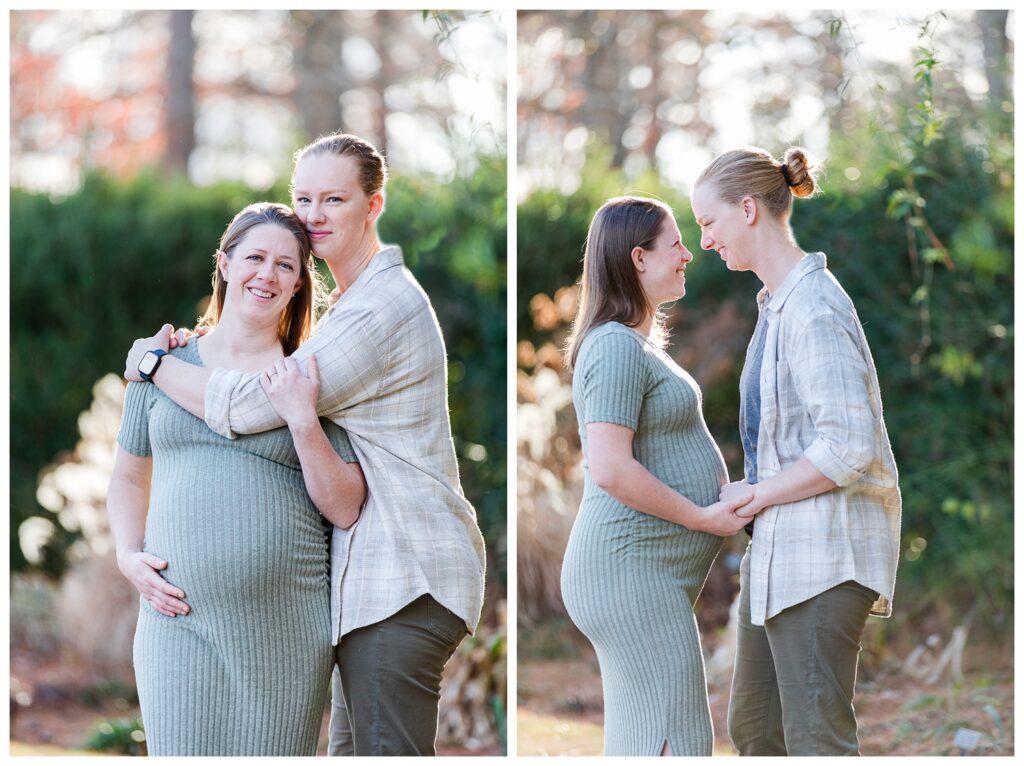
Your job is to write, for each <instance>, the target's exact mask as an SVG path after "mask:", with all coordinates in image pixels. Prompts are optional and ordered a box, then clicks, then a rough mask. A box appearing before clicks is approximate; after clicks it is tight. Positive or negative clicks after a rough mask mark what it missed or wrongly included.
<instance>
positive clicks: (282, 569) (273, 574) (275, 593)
mask: <svg viewBox="0 0 1024 766" xmlns="http://www.w3.org/2000/svg"><path fill="white" fill-rule="evenodd" d="M249 499H250V500H251V501H252V502H250V503H249V504H248V505H246V504H244V503H239V504H237V505H235V506H233V507H230V508H226V507H214V506H211V505H210V504H208V503H203V502H197V500H196V498H195V497H194V496H193V497H192V502H191V503H182V502H177V503H174V502H171V503H158V504H154V506H153V507H151V508H150V512H149V517H148V519H147V524H146V550H147V551H149V552H151V553H153V554H154V555H157V556H159V557H160V558H163V559H165V560H166V561H167V562H168V566H167V568H166V569H165V570H164V571H163V572H162V574H163V576H164V577H165V578H166V579H167V580H168V582H171V583H173V584H175V585H177V586H178V587H180V588H181V589H182V590H184V591H185V594H186V599H187V600H188V602H189V604H190V605H191V607H192V609H193V610H201V609H202V608H203V607H204V606H206V605H210V604H223V603H224V602H228V601H238V600H241V601H242V602H244V603H250V604H252V603H260V604H263V605H265V606H266V605H272V604H273V603H275V602H287V601H288V600H291V599H295V598H296V597H299V596H301V595H302V593H303V592H309V593H319V592H326V589H327V588H328V582H329V580H328V574H329V561H328V548H327V538H326V536H325V534H324V531H323V526H322V523H321V521H320V517H319V514H317V512H316V510H315V508H313V507H312V505H311V504H310V502H309V500H308V498H307V497H305V496H304V493H303V497H301V498H298V497H296V498H292V502H281V498H280V496H279V497H278V498H276V502H273V503H270V502H266V501H263V500H260V499H259V498H255V499H254V498H251V497H250V498H249Z"/></svg>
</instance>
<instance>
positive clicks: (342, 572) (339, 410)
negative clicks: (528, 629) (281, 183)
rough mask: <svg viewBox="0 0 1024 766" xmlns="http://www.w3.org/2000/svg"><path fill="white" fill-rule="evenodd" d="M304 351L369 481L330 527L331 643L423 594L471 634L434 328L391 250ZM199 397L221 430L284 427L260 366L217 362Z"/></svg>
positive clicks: (472, 567) (477, 553) (471, 577)
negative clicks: (350, 513)
mask: <svg viewBox="0 0 1024 766" xmlns="http://www.w3.org/2000/svg"><path fill="white" fill-rule="evenodd" d="M312 354H316V358H317V362H318V363H319V365H320V382H321V383H320V402H319V406H318V411H319V413H320V415H322V416H325V417H328V418H330V419H331V420H333V421H334V422H335V423H337V424H338V425H340V426H342V427H343V428H345V429H346V430H347V431H348V435H349V439H350V440H351V442H352V446H353V448H354V449H355V451H356V454H357V455H358V457H359V463H360V465H361V466H362V469H363V473H364V474H365V476H366V483H367V485H368V489H369V492H368V495H367V500H366V505H365V507H364V508H363V511H362V514H361V515H360V518H359V521H357V522H356V524H354V525H353V526H352V527H351V528H350V529H347V530H346V529H338V528H335V529H334V532H333V537H332V541H331V631H332V635H333V640H334V642H335V643H337V642H339V641H340V640H341V637H342V636H344V635H345V634H346V633H348V632H350V631H352V630H355V629H356V628H360V627H363V626H365V625H371V624H373V623H375V622H379V621H381V620H383V619H385V618H387V617H389V616H391V615H392V614H394V613H395V612H397V611H398V610H399V609H401V608H402V607H404V606H405V605H407V604H409V603H410V602H412V601H413V600H415V599H416V598H418V597H420V596H422V595H423V594H426V593H429V594H430V595H431V596H433V597H434V599H436V600H437V601H438V602H439V603H440V604H442V605H443V606H445V607H447V608H448V609H450V610H451V611H452V612H453V613H455V614H456V615H457V616H459V617H460V618H462V619H463V620H464V621H465V622H466V625H467V627H468V628H469V630H470V632H472V631H473V630H474V629H475V627H476V624H477V622H478V621H479V619H480V610H481V607H482V604H483V582H484V542H483V537H482V536H481V534H480V529H479V527H478V526H477V523H476V513H475V511H474V510H473V507H472V505H470V503H469V502H468V501H467V500H466V498H465V497H464V496H463V494H462V487H461V485H460V483H459V469H458V463H457V462H456V458H455V449H454V446H453V444H452V437H451V426H450V423H449V419H448V392H447V360H446V357H445V349H444V340H443V339H442V337H441V328H440V327H439V326H438V324H437V318H436V317H435V315H434V311H433V309H432V308H431V306H430V301H429V300H428V299H427V296H426V294H425V293H424V292H423V289H422V288H421V287H420V286H419V284H418V283H417V282H416V280H415V279H414V278H413V276H412V274H411V273H410V272H409V270H408V269H406V268H405V266H404V264H403V261H402V252H401V250H399V248H397V247H394V246H391V247H387V248H385V249H384V250H382V251H381V252H380V253H378V254H377V255H376V256H374V258H373V259H372V260H371V261H370V264H369V265H368V266H367V267H366V269H365V270H364V271H363V273H362V274H360V275H359V277H358V278H357V279H356V281H355V282H354V283H353V284H352V286H351V287H350V288H349V289H348V290H346V291H345V293H343V294H342V296H341V299H340V300H339V301H338V302H337V303H336V304H335V305H334V306H333V307H332V309H331V310H330V312H329V313H328V314H327V315H325V316H324V317H323V319H321V321H320V323H319V324H318V325H317V328H316V332H314V333H313V335H312V337H310V339H309V340H308V341H307V342H306V343H305V344H303V346H302V347H301V348H299V350H298V351H296V352H295V353H294V354H293V357H294V358H295V359H297V360H299V361H301V362H303V363H305V361H306V360H307V359H308V358H309V357H310V355H312ZM205 406H206V423H207V425H209V426H210V428H212V429H213V430H214V431H216V432H217V433H219V434H222V435H223V436H227V437H229V438H234V437H235V435H236V434H239V433H256V432H259V431H266V430H268V429H270V428H276V427H279V426H282V425H284V421H283V420H282V419H281V418H280V417H278V415H277V413H276V412H275V411H274V408H273V407H272V406H271V404H270V402H269V401H268V400H267V397H266V394H264V392H263V389H262V387H261V386H260V383H259V376H258V375H253V374H242V373H239V372H235V371H230V370H222V369H218V370H214V372H213V376H212V377H211V379H210V383H209V385H208V387H207V389H206V401H205Z"/></svg>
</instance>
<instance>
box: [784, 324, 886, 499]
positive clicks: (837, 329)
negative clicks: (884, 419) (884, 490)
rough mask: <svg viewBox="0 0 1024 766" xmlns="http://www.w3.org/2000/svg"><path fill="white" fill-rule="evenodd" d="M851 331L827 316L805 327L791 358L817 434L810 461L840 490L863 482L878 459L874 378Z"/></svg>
mask: <svg viewBox="0 0 1024 766" xmlns="http://www.w3.org/2000/svg"><path fill="white" fill-rule="evenodd" d="M850 321H851V322H852V321H855V319H854V318H853V317H852V316H851V317H850ZM851 330H852V331H853V332H856V330H855V329H854V328H847V327H844V326H843V323H842V319H841V318H840V317H837V316H836V315H835V314H834V313H830V312H823V313H821V314H819V315H817V316H815V317H814V318H813V319H811V320H810V322H808V324H807V325H806V326H805V327H804V329H803V331H802V332H801V333H800V334H799V337H798V338H797V340H796V342H795V343H794V344H793V348H792V353H791V354H790V371H791V375H792V377H793V382H794V385H795V388H796V393H797V396H799V397H800V400H801V402H802V403H803V405H804V407H805V408H806V411H807V413H808V415H809V416H810V419H811V421H812V423H813V424H814V428H815V431H816V432H817V437H816V438H815V440H814V441H813V442H812V443H811V444H810V445H809V446H808V447H807V449H806V450H805V451H804V457H805V458H807V460H809V461H810V462H811V463H812V464H813V465H814V467H815V468H817V469H818V470H819V471H821V472H822V473H823V474H824V475H825V476H827V477H828V478H829V479H831V480H832V481H834V482H835V483H836V484H837V485H839V486H840V487H845V486H849V485H850V484H853V483H854V482H855V481H857V480H859V479H860V478H862V477H863V476H864V473H865V471H867V469H868V467H869V466H870V465H871V463H872V461H873V460H874V458H875V438H874V435H875V430H876V429H875V413H874V412H873V411H872V408H871V397H870V394H871V392H870V380H871V377H870V373H869V370H868V365H867V361H866V360H865V358H864V353H863V350H862V349H861V346H860V343H859V342H858V339H857V337H856V336H855V335H853V334H851Z"/></svg>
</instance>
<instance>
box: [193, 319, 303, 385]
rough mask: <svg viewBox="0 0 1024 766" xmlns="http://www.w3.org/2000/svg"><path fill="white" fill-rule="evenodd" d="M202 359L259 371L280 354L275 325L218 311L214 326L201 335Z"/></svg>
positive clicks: (279, 356) (219, 365)
mask: <svg viewBox="0 0 1024 766" xmlns="http://www.w3.org/2000/svg"><path fill="white" fill-rule="evenodd" d="M203 354H204V358H203V362H204V363H205V364H206V365H207V366H214V367H225V368H228V369H232V370H240V371H241V372H260V371H262V370H264V369H265V368H266V367H267V366H269V365H270V364H271V363H273V362H274V361H276V360H278V359H280V358H281V357H283V356H284V351H283V349H282V348H281V340H280V338H279V337H278V334H277V326H276V325H268V326H254V325H252V324H249V323H247V322H243V321H241V320H240V319H238V318H237V317H234V316H233V315H232V314H231V313H229V312H224V313H223V314H221V317H220V321H218V322H217V326H216V327H214V328H213V329H212V330H210V332H208V333H207V334H206V335H204V336H203Z"/></svg>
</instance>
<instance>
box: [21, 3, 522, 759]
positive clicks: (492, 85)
mask: <svg viewBox="0 0 1024 766" xmlns="http://www.w3.org/2000/svg"><path fill="white" fill-rule="evenodd" d="M10 21H11V30H10V31H11V34H10V49H11V58H10V61H11V80H10V82H11V104H10V115H11V123H10V126H11V148H10V174H11V193H10V232H11V251H12V253H17V265H16V266H15V267H14V268H12V269H11V286H10V292H11V317H12V324H11V442H12V450H11V470H10V476H11V507H10V519H9V524H10V553H11V557H10V561H11V570H12V578H11V689H12V696H11V747H12V751H13V752H16V753H24V754H51V753H63V754H67V753H69V752H77V751H79V750H82V749H85V750H89V751H97V752H108V753H109V752H118V753H123V754H136V755H138V754H144V753H145V748H146V739H145V731H144V727H143V722H142V721H140V720H139V710H138V700H137V695H136V693H135V688H134V677H133V674H132V668H131V644H132V636H133V633H134V625H135V615H136V609H137V604H138V594H137V593H135V591H134V590H133V589H132V587H131V586H130V585H129V584H128V583H127V581H126V580H125V579H124V578H123V577H122V576H121V575H120V573H119V572H118V570H117V567H116V563H115V561H114V556H113V552H112V547H113V546H112V540H111V536H110V531H109V527H108V525H107V519H106V509H105V505H106V488H107V482H108V481H109V476H110V471H111V468H112V464H113V456H114V450H115V442H114V439H115V435H116V433H117V427H118V423H119V420H120V416H121V407H122V399H123V395H124V382H123V380H122V379H121V371H122V369H123V360H124V354H125V352H126V351H127V349H128V347H129V346H130V344H131V342H132V340H133V339H134V338H136V337H141V336H144V335H150V334H152V333H153V332H154V331H155V330H156V329H157V328H158V327H159V326H160V325H161V324H162V323H163V322H171V323H172V324H174V325H177V326H191V325H192V323H194V322H195V320H196V317H197V316H198V315H200V314H201V313H202V311H203V307H204V306H205V302H206V301H207V300H208V297H209V294H210V274H211V270H212V265H213V261H212V253H213V252H214V251H215V249H216V245H217V242H218V239H219V237H220V234H221V232H222V231H223V228H224V226H225V225H226V224H227V223H228V221H230V220H231V218H232V216H233V215H234V213H235V212H237V211H238V210H239V209H240V208H242V207H243V206H245V205H246V204H248V203H251V202H254V201H257V200H262V199H270V200H276V201H281V202H287V201H289V193H288V178H289V175H290V172H291V166H292V155H293V153H294V152H295V150H296V149H298V148H299V147H301V146H303V145H305V144H306V143H307V142H309V141H311V140H312V139H314V138H316V137H317V136H318V135H322V134H327V133H333V132H336V131H338V130H344V131H347V132H351V133H355V134H357V135H360V136H362V137H364V138H366V139H368V140H369V141H371V142H372V143H373V144H375V145H376V146H377V147H378V148H379V149H380V150H381V151H382V152H383V153H384V155H385V157H386V159H387V161H388V166H389V181H388V185H387V189H386V199H387V203H386V209H385V213H384V215H383V216H382V217H381V219H380V220H379V230H380V234H381V237H382V239H383V241H385V242H389V243H392V242H393V243H396V244H399V245H401V247H402V250H403V254H404V256H405V260H406V264H407V265H408V266H409V268H410V269H411V270H412V271H413V273H414V274H415V275H416V278H417V280H418V281H419V282H420V284H422V285H423V287H424V289H425V290H426V291H427V293H428V294H429V295H430V296H431V301H432V303H433V306H434V309H435V311H436V313H437V316H438V321H439V322H440V324H441V328H442V332H443V333H444V336H445V342H446V346H447V351H448V362H449V365H448V383H449V401H450V409H451V420H452V435H453V441H454V446H455V450H456V454H457V456H458V458H459V465H460V473H461V479H462V484H463V488H464V490H465V492H466V496H467V498H468V499H469V500H470V501H471V502H472V503H473V505H474V507H475V508H476V511H477V517H478V521H479V523H480V526H481V529H482V531H483V533H484V538H485V542H486V545H487V554H488V572H487V593H486V598H485V607H484V617H483V620H482V623H481V626H480V628H479V630H478V631H477V634H476V635H475V636H474V637H472V638H471V639H469V640H467V641H465V642H463V644H462V645H461V647H460V648H459V650H458V653H457V654H456V656H455V658H454V659H453V660H452V662H451V663H449V667H448V670H447V675H446V681H445V685H444V687H443V697H442V703H441V717H440V726H439V736H438V745H439V749H440V752H441V753H443V754H447V755H457V754H477V755H485V754H500V753H501V752H503V751H504V749H505V709H506V695H505V683H506V671H505V662H506V651H505V647H506V620H505V583H506V571H507V564H506V550H505V548H506V545H505V540H506V530H505V526H506V479H505V472H506V457H505V452H506V449H505V445H506V433H507V431H506V428H507V424H506V422H505V412H506V396H505V385H506V383H505V381H506V343H505V337H506V330H507V328H506V308H505V307H506V305H507V298H506V266H505V264H506V231H507V224H506V221H507V201H506V176H507V174H506V167H505V163H506V154H507V149H506V144H507V137H506V111H507V107H506V87H507V85H506V79H507V75H506V61H507V57H506V48H507V36H506V29H505V26H506V19H505V18H504V17H503V16H502V14H501V13H499V12H494V11H489V12H476V11H450V12H447V11H378V12H374V11H328V10H316V11H298V10H295V11H198V10H197V11H187V10H179V11H123V10H115V11H15V12H13V13H11V15H10ZM325 276H326V275H325ZM324 744H325V743H324V742H321V750H323V746H324Z"/></svg>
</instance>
